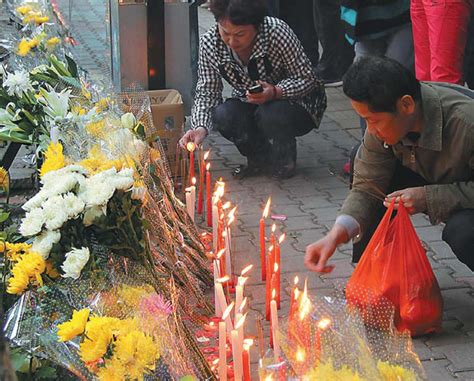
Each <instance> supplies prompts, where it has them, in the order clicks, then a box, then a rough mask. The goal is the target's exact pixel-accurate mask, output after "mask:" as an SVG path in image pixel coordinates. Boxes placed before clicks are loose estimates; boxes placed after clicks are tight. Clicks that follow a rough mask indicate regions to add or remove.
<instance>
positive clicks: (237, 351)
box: [231, 317, 245, 381]
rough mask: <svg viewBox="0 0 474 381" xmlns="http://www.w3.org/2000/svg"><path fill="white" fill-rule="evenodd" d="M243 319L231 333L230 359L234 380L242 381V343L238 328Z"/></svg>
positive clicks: (243, 318) (242, 319)
mask: <svg viewBox="0 0 474 381" xmlns="http://www.w3.org/2000/svg"><path fill="white" fill-rule="evenodd" d="M244 321H245V317H242V318H241V319H240V320H239V321H238V322H237V323H236V324H235V329H233V330H232V331H231V339H232V357H233V359H234V380H235V381H242V375H243V369H242V368H243V367H242V343H240V339H239V328H240V325H243V324H244Z"/></svg>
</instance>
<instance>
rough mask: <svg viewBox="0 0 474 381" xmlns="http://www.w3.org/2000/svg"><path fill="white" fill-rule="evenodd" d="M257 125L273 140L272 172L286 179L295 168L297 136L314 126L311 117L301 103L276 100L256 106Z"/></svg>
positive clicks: (291, 174)
mask: <svg viewBox="0 0 474 381" xmlns="http://www.w3.org/2000/svg"><path fill="white" fill-rule="evenodd" d="M255 116H256V121H257V126H258V128H259V129H260V130H261V131H262V132H263V133H264V135H265V136H266V137H267V138H268V139H271V140H272V143H273V144H272V147H273V161H272V164H273V174H274V176H275V177H278V178H289V177H291V176H293V175H294V173H295V169H296V156H297V153H296V139H295V137H296V136H303V135H306V134H307V133H308V132H310V131H311V130H312V129H313V128H315V127H316V126H315V124H314V122H313V119H312V118H311V116H310V115H309V113H308V112H307V111H306V110H305V109H304V108H303V107H302V106H300V105H297V104H292V103H290V102H289V101H287V100H277V101H273V102H268V103H265V104H263V105H261V106H259V107H258V110H257V111H256V113H255Z"/></svg>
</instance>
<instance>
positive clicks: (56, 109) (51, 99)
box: [40, 86, 71, 119]
mask: <svg viewBox="0 0 474 381" xmlns="http://www.w3.org/2000/svg"><path fill="white" fill-rule="evenodd" d="M48 89H49V90H50V91H49V92H48V91H46V90H45V89H42V88H41V89H40V93H41V95H42V98H40V101H41V102H42V103H43V104H44V105H45V108H44V111H45V112H46V114H48V115H49V116H50V117H51V118H53V119H56V118H65V117H66V115H67V113H68V109H69V98H70V96H71V90H63V91H61V92H60V93H57V92H56V91H54V89H53V88H52V87H51V86H48Z"/></svg>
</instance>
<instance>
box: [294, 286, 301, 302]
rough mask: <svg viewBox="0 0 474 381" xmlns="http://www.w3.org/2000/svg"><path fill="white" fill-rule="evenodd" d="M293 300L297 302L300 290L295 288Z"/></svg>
mask: <svg viewBox="0 0 474 381" xmlns="http://www.w3.org/2000/svg"><path fill="white" fill-rule="evenodd" d="M294 295H295V300H298V297H299V296H300V290H299V289H298V288H295V294H294Z"/></svg>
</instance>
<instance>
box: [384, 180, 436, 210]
mask: <svg viewBox="0 0 474 381" xmlns="http://www.w3.org/2000/svg"><path fill="white" fill-rule="evenodd" d="M393 199H395V209H398V204H399V203H400V200H401V201H402V202H403V205H404V206H405V208H406V209H407V211H408V213H410V214H417V213H423V212H426V209H427V205H426V190H425V187H416V188H406V189H402V190H399V191H396V192H393V193H390V194H389V195H387V197H385V201H384V203H383V204H384V205H385V206H386V207H388V206H389V205H390V203H391V202H392V200H393Z"/></svg>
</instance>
